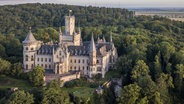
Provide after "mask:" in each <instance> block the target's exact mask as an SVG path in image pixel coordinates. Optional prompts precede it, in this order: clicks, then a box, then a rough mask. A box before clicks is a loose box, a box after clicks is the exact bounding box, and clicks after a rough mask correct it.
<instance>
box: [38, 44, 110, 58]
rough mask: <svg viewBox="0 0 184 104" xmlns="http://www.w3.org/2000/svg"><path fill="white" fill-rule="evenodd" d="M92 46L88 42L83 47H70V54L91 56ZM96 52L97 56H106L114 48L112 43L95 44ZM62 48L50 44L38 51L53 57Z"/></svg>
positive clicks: (40, 53) (42, 46) (39, 53)
mask: <svg viewBox="0 0 184 104" xmlns="http://www.w3.org/2000/svg"><path fill="white" fill-rule="evenodd" d="M90 44H91V42H89V41H86V42H83V45H81V46H68V52H69V53H70V55H71V56H89V52H90V49H91V47H90ZM94 46H95V51H96V55H97V56H105V55H106V54H107V52H108V51H110V50H111V48H112V46H111V44H110V43H108V42H106V43H98V44H95V43H94ZM58 48H60V46H59V45H57V44H54V45H49V44H43V45H41V47H40V49H39V50H38V51H37V54H38V55H52V54H53V49H54V50H57V49H58Z"/></svg>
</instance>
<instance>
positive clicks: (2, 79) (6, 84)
mask: <svg viewBox="0 0 184 104" xmlns="http://www.w3.org/2000/svg"><path fill="white" fill-rule="evenodd" d="M12 87H18V88H19V89H25V90H28V89H31V88H32V86H31V85H30V84H29V82H27V81H25V80H21V79H15V78H12V77H8V76H5V75H0V88H1V89H6V88H12Z"/></svg>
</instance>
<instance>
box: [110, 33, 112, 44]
mask: <svg viewBox="0 0 184 104" xmlns="http://www.w3.org/2000/svg"><path fill="white" fill-rule="evenodd" d="M110 43H112V33H111V35H110Z"/></svg>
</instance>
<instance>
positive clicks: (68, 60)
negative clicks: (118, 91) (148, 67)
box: [22, 15, 117, 81]
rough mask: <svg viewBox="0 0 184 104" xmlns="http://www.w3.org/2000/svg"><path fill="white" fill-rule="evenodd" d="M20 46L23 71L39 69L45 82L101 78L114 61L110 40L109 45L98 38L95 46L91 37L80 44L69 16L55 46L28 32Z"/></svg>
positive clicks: (79, 33)
mask: <svg viewBox="0 0 184 104" xmlns="http://www.w3.org/2000/svg"><path fill="white" fill-rule="evenodd" d="M22 43H23V67H24V71H25V72H28V71H31V70H32V69H33V68H34V67H36V66H38V65H39V66H42V67H43V68H44V69H45V70H46V73H45V75H46V80H49V78H50V79H62V80H65V79H63V78H67V79H66V80H67V81H68V80H69V79H74V78H75V76H77V77H76V78H79V76H80V75H81V76H87V77H90V78H91V77H93V75H96V74H101V75H102V77H104V76H105V73H106V72H107V71H108V70H109V68H110V67H112V66H113V65H114V63H115V61H116V59H117V50H116V48H115V47H114V44H113V42H112V37H110V42H106V41H105V38H104V39H103V40H100V39H99V38H98V41H97V42H96V43H95V42H94V38H93V35H92V37H91V41H88V42H82V39H81V32H80V28H79V30H78V32H75V17H74V16H70V15H69V16H66V17H65V33H62V32H61V30H60V31H59V36H58V42H57V43H53V42H49V43H43V42H41V41H37V40H36V39H35V38H34V36H33V34H32V33H31V30H30V31H29V33H28V35H27V37H26V39H25V40H24V41H23V42H22ZM69 73H73V74H69ZM79 74H80V75H79ZM70 76H71V78H70Z"/></svg>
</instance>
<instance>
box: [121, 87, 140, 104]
mask: <svg viewBox="0 0 184 104" xmlns="http://www.w3.org/2000/svg"><path fill="white" fill-rule="evenodd" d="M140 90H141V88H140V87H139V86H138V85H137V84H130V85H127V86H124V87H123V88H122V90H121V92H120V97H119V98H118V99H117V100H118V103H119V104H135V103H136V101H137V100H138V98H139V96H140Z"/></svg>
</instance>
